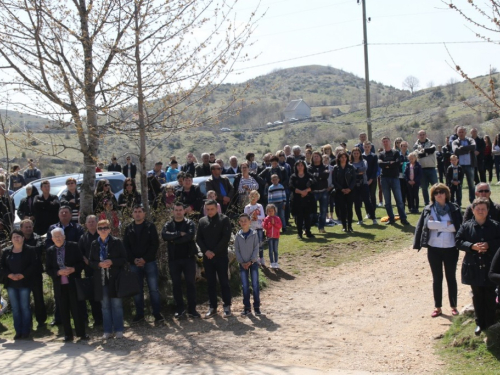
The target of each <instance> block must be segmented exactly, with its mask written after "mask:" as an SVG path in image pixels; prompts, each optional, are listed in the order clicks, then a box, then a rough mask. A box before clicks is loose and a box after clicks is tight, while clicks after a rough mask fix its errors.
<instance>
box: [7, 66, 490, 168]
mask: <svg viewBox="0 0 500 375" xmlns="http://www.w3.org/2000/svg"><path fill="white" fill-rule="evenodd" d="M493 78H494V80H498V79H499V78H500V74H498V73H497V74H495V75H494V77H493ZM476 82H477V83H478V84H479V85H480V86H481V87H484V88H487V87H488V86H489V76H482V77H477V78H476ZM495 84H496V83H495ZM244 86H246V87H247V88H246V92H245V98H244V101H245V102H246V103H247V104H248V105H245V106H244V109H242V110H241V111H240V112H239V116H235V117H230V118H227V119H224V120H223V121H222V122H220V123H214V124H207V125H205V126H203V127H199V128H194V129H187V130H183V131H180V132H177V133H174V134H172V135H169V136H168V135H165V141H164V142H162V143H161V144H160V145H159V146H158V148H156V149H155V150H154V151H152V152H151V155H150V156H148V160H149V163H148V164H149V166H152V164H153V162H154V161H155V160H163V161H164V162H166V161H167V160H168V158H169V157H170V156H172V155H176V156H177V158H178V159H179V160H180V161H181V162H183V161H184V157H185V155H186V153H187V152H194V153H195V154H196V155H197V156H198V157H199V155H200V153H202V152H215V153H216V155H217V156H218V157H221V158H222V159H223V160H225V161H227V160H228V158H229V156H231V155H236V156H238V158H239V159H240V160H242V158H243V156H244V154H245V153H246V152H248V151H253V152H255V153H256V155H257V159H260V157H261V155H262V154H264V153H265V152H270V151H271V152H275V151H276V150H277V149H281V148H282V147H283V145H284V144H290V145H292V144H299V145H304V144H305V143H306V142H311V143H312V144H313V145H315V147H318V146H321V145H323V144H326V143H331V144H332V145H333V146H334V147H335V146H337V145H338V144H339V143H340V142H342V141H344V142H347V144H348V147H350V146H352V145H353V144H354V142H355V141H356V140H357V135H358V133H359V132H360V131H364V130H366V120H365V106H364V103H363V101H364V80H363V79H362V78H359V77H356V76H354V75H353V74H350V73H346V72H343V71H341V70H338V69H334V68H331V67H322V66H307V67H297V68H291V69H283V70H279V71H273V72H272V73H270V74H268V75H265V76H261V77H257V78H255V79H253V80H251V81H249V82H246V83H244V84H240V85H231V84H225V85H222V86H221V87H220V88H219V89H218V90H217V91H216V92H215V93H214V95H213V97H212V98H210V99H211V100H212V101H213V102H218V101H225V100H229V97H230V96H231V93H232V92H234V91H235V90H238V89H241V88H242V87H244ZM371 93H372V127H373V139H374V142H375V145H376V146H379V145H380V141H379V140H380V138H381V136H382V135H385V134H388V135H390V136H391V137H392V138H395V137H397V136H401V137H403V138H404V139H406V140H408V141H410V142H411V143H413V142H414V140H415V139H416V131H417V130H418V129H420V128H423V129H426V130H427V132H428V134H429V138H431V139H433V140H434V141H435V142H436V143H440V144H442V143H443V142H444V137H445V136H447V135H449V134H451V132H452V129H453V127H454V126H455V125H457V124H460V125H465V126H476V127H477V128H478V129H479V130H480V135H483V134H485V133H487V134H490V135H494V134H497V133H499V132H500V125H499V122H498V120H497V119H496V118H494V117H495V116H496V114H494V113H493V112H492V111H493V109H492V108H491V105H489V104H488V103H487V102H486V101H485V99H484V98H482V97H480V96H479V95H478V93H477V91H476V90H475V89H474V88H473V87H472V85H470V84H469V83H468V82H457V83H453V84H449V85H446V86H437V87H432V88H429V89H425V90H420V91H417V92H415V93H414V95H413V96H411V95H410V92H409V91H404V90H398V89H396V88H394V87H391V86H384V85H382V84H380V83H376V82H371ZM296 98H302V99H304V100H305V101H306V103H308V104H309V105H310V106H311V107H312V118H311V119H309V120H306V121H300V122H297V123H286V124H282V125H279V126H276V127H266V125H265V124H266V123H267V122H269V121H271V122H273V121H275V120H278V119H281V118H282V111H283V109H284V108H285V106H286V105H287V104H288V101H289V100H292V99H296ZM240 104H241V103H240ZM334 109H335V110H339V111H340V114H339V115H335V116H334V115H333V114H332V113H333V112H332V110H334ZM336 113H337V112H336ZM222 127H228V128H230V129H232V131H231V132H226V133H225V132H220V128H222ZM25 136H26V135H25V134H20V133H18V134H16V133H14V134H13V135H12V138H11V139H12V140H13V141H14V142H18V144H20V142H21V140H23V139H24V138H25ZM30 136H31V137H33V138H32V139H33V140H32V141H31V140H30V142H34V143H35V144H36V147H37V148H39V149H40V150H42V151H43V153H44V154H45V155H51V154H54V153H55V152H61V154H60V156H58V157H52V156H41V157H37V159H40V163H41V167H42V168H43V170H44V171H45V172H46V173H50V174H52V173H55V174H59V173H62V172H63V171H67V172H71V171H74V170H76V169H78V165H79V161H80V160H81V159H82V158H81V155H80V154H79V152H78V151H76V150H74V149H73V148H72V147H75V146H76V145H77V139H76V134H75V133H71V132H68V130H67V129H66V130H65V131H64V132H62V131H59V132H58V131H54V132H52V134H44V133H39V132H34V133H33V134H32V135H30ZM57 143H64V144H65V145H66V148H65V149H64V150H63V149H59V148H57V147H54V146H52V144H57ZM149 144H150V145H151V144H152V142H151V141H149ZM3 148H4V146H3V142H0V152H1V153H2V154H5V153H4V152H3V151H4V150H3ZM137 150H138V145H137V144H136V143H135V142H134V141H131V140H130V139H129V138H127V137H126V136H124V135H123V134H113V135H112V136H108V135H104V134H103V136H102V137H101V147H100V156H101V160H103V161H104V162H108V161H109V159H110V157H111V156H112V155H116V156H118V157H119V158H120V157H122V156H124V155H125V154H127V153H132V154H134V153H137ZM9 155H11V156H12V157H14V158H15V161H17V162H19V163H20V164H21V165H23V163H25V158H26V157H30V156H32V157H33V156H36V155H34V153H33V152H30V151H28V150H26V149H25V148H23V147H20V146H14V145H9ZM60 157H62V158H63V159H65V160H66V161H64V160H60Z"/></svg>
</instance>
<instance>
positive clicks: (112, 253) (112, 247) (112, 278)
mask: <svg viewBox="0 0 500 375" xmlns="http://www.w3.org/2000/svg"><path fill="white" fill-rule="evenodd" d="M100 252H101V246H100V245H99V242H98V241H97V240H95V241H94V242H92V245H91V246H90V258H89V265H90V267H92V269H93V270H94V276H93V281H94V301H102V278H101V268H100V267H99V263H100V262H101V259H100ZM106 259H110V260H111V261H112V262H113V264H112V265H111V267H110V268H109V284H108V288H109V289H108V291H109V297H110V298H117V295H116V278H117V276H118V273H119V272H120V270H122V268H123V266H124V265H125V263H126V262H127V252H126V251H125V248H124V247H123V243H122V241H121V240H119V239H118V238H116V237H112V236H110V238H109V240H108V257H107V258H106Z"/></svg>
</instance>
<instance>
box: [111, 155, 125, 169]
mask: <svg viewBox="0 0 500 375" xmlns="http://www.w3.org/2000/svg"><path fill="white" fill-rule="evenodd" d="M121 171H122V166H121V165H120V164H118V162H117V161H116V156H113V157H112V158H111V163H110V164H109V165H108V172H121Z"/></svg>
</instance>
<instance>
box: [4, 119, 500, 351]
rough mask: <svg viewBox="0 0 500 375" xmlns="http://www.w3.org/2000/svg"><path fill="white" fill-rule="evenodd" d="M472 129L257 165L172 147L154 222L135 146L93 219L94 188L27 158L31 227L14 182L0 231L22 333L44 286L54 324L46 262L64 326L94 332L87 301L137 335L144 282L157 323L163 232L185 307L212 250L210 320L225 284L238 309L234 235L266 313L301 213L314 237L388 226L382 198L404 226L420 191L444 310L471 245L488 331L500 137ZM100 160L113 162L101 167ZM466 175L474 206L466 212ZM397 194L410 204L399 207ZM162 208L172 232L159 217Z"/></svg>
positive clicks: (113, 325) (41, 320)
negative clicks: (282, 243) (273, 273)
mask: <svg viewBox="0 0 500 375" xmlns="http://www.w3.org/2000/svg"><path fill="white" fill-rule="evenodd" d="M466 134H467V132H466V129H465V128H463V127H456V128H455V131H454V134H452V135H451V136H450V137H447V139H446V143H445V145H443V146H436V145H435V143H434V142H433V141H431V140H430V139H428V138H427V134H426V132H425V130H420V131H419V132H418V137H417V139H416V141H415V142H414V143H413V145H412V146H411V147H410V145H409V143H408V142H407V141H404V140H403V139H401V138H396V139H395V140H394V142H393V141H391V139H390V138H389V137H387V136H386V137H383V138H382V139H381V144H382V147H381V148H380V149H379V150H378V151H377V152H376V151H375V147H374V145H373V144H372V142H370V141H369V140H367V135H366V134H365V133H361V134H360V135H359V143H357V144H356V145H355V146H354V147H352V148H351V149H350V150H349V149H347V146H346V144H345V143H344V144H341V145H340V146H338V147H336V148H333V146H331V145H330V144H325V145H323V146H321V147H318V148H317V149H314V148H313V147H312V145H311V144H306V145H305V149H304V152H303V149H302V147H301V146H299V145H295V146H293V147H291V146H289V145H285V146H284V148H283V149H282V150H278V151H277V152H276V153H274V154H272V153H267V154H265V155H264V157H263V162H262V163H257V162H256V160H255V154H254V153H250V152H249V153H247V154H246V155H245V160H244V161H243V162H239V161H238V158H237V157H236V156H231V157H230V158H229V163H228V164H229V165H228V166H227V167H226V166H225V165H224V162H223V161H222V160H221V159H218V158H216V155H215V154H214V153H203V154H201V162H200V163H198V162H197V160H196V158H195V156H194V155H193V154H192V153H188V154H187V157H186V161H185V163H184V164H181V163H179V162H178V161H177V158H175V157H172V158H171V160H170V162H169V165H168V167H167V168H165V169H164V168H163V163H162V162H161V161H158V162H156V163H155V165H154V168H153V169H152V170H151V171H149V172H148V183H149V189H148V200H149V204H150V205H151V207H152V215H151V220H149V219H147V218H146V212H145V209H144V207H143V205H142V198H141V194H140V193H139V192H138V191H137V186H136V182H135V178H136V174H137V167H136V166H135V164H133V163H132V157H131V156H127V157H126V164H125V165H124V166H123V167H122V166H121V165H120V164H118V161H117V158H116V157H113V158H112V160H111V163H110V164H109V166H108V171H114V172H121V173H123V174H124V175H125V180H124V183H123V192H122V193H121V194H120V195H119V197H118V199H116V197H115V194H114V192H113V191H112V188H111V184H110V183H109V181H108V180H106V179H102V180H99V181H98V183H97V185H96V188H95V192H94V200H93V208H94V215H89V216H87V217H86V222H85V226H84V227H83V226H81V225H80V224H79V223H78V221H79V213H80V196H79V192H78V189H77V186H76V182H77V181H76V180H75V179H74V178H71V177H70V178H68V179H67V181H66V185H67V189H66V190H65V191H64V192H63V193H62V195H61V196H60V197H57V196H55V195H53V194H50V181H49V180H42V181H41V184H40V190H41V192H38V191H37V189H36V187H35V186H34V185H32V184H30V183H26V180H27V179H26V178H25V177H26V172H25V173H24V175H25V176H24V178H23V177H22V176H21V175H20V174H19V166H14V167H13V168H12V173H11V175H10V176H9V178H8V181H9V185H8V187H9V188H10V189H11V190H13V189H15V190H17V189H20V188H25V189H26V197H25V198H24V199H23V200H22V201H21V202H20V204H19V208H18V210H17V215H18V216H19V218H20V219H21V223H20V228H19V229H13V228H14V227H13V222H14V206H13V202H12V199H11V198H10V197H9V194H8V190H9V189H8V188H7V185H6V183H5V182H0V214H1V221H0V225H1V226H2V227H1V228H0V229H2V231H1V232H2V233H3V234H2V235H3V236H4V237H5V238H8V240H9V241H7V243H8V244H9V245H8V246H5V247H4V248H3V252H2V258H1V263H0V276H1V278H2V281H3V284H4V285H5V288H6V289H7V292H8V296H9V301H10V305H11V307H12V312H13V317H14V326H15V330H16V339H19V338H25V337H28V336H29V334H30V332H31V328H32V318H31V309H30V296H31V294H33V301H34V315H35V318H36V321H37V322H38V326H39V327H42V328H43V327H44V325H45V324H46V320H47V311H46V308H45V302H44V298H43V282H42V273H43V272H46V273H47V274H48V275H49V276H50V278H51V279H52V284H53V289H54V300H55V310H54V320H53V322H51V324H62V325H63V329H64V333H65V340H67V341H70V340H73V338H74V333H75V334H76V336H77V337H79V338H80V339H88V335H87V334H86V327H87V324H88V322H89V316H88V313H87V306H86V301H89V304H90V312H91V314H92V318H93V321H94V326H101V325H102V327H103V338H104V339H108V338H110V337H111V335H114V337H116V338H121V337H123V327H124V323H123V319H124V318H123V316H124V313H123V304H122V299H123V298H125V297H128V296H130V297H133V298H134V305H135V315H134V317H133V320H132V323H137V322H140V321H142V320H143V319H144V317H145V302H144V282H146V283H147V285H148V292H149V301H150V303H151V310H152V314H153V316H154V319H155V322H157V323H158V322H161V321H163V320H164V318H163V316H162V314H161V311H162V308H161V296H160V291H159V286H158V282H159V276H158V274H159V271H158V263H157V257H158V249H159V246H160V237H161V239H163V241H164V242H166V244H167V249H168V250H167V253H168V268H169V273H170V277H171V280H172V287H173V297H174V300H175V305H176V309H175V314H174V317H175V318H182V317H184V316H186V315H187V316H191V317H195V318H196V317H200V316H201V315H200V314H199V313H198V312H197V310H196V283H195V276H196V257H197V255H198V254H200V255H201V256H202V259H203V266H204V272H205V277H206V279H207V283H208V295H209V309H208V311H207V312H206V314H205V317H206V318H208V317H212V316H214V315H215V314H217V305H218V297H217V283H218V284H219V285H220V291H221V297H222V302H223V315H224V316H226V317H228V316H231V315H232V311H231V299H232V297H231V290H230V287H229V280H228V272H227V270H228V265H229V255H228V249H229V243H230V241H231V239H233V241H234V251H235V255H236V260H237V262H238V264H239V272H240V278H241V283H242V289H243V304H244V310H243V311H242V312H241V314H242V315H248V314H250V313H251V312H252V305H251V303H250V290H252V292H253V311H254V313H255V315H257V316H258V315H261V314H262V312H261V310H260V296H259V287H258V286H259V280H258V275H259V273H258V269H259V267H264V266H266V260H265V256H264V247H265V246H264V245H265V244H267V246H268V249H269V266H270V268H274V269H279V268H280V265H279V261H278V260H279V259H278V258H279V251H278V248H279V239H280V236H281V235H282V234H284V233H289V232H288V230H289V229H288V228H289V227H290V225H291V221H292V220H293V222H294V224H295V227H296V230H297V232H296V235H297V237H298V239H300V240H303V239H304V237H305V238H307V239H312V238H314V237H315V234H314V233H313V228H314V226H316V227H317V234H316V235H318V234H320V235H321V234H325V233H326V228H327V227H328V226H334V225H336V224H339V225H341V226H342V229H341V230H342V232H345V233H346V235H349V233H352V232H354V226H353V218H354V214H356V218H357V225H364V224H365V221H364V220H365V219H368V220H370V222H371V225H372V228H373V229H374V230H375V229H376V228H377V226H378V225H379V223H378V221H377V215H376V208H377V207H382V206H384V207H385V211H386V215H383V216H384V217H382V218H379V219H380V220H381V221H385V222H386V224H387V225H394V224H395V223H396V222H397V221H398V220H399V222H400V223H401V224H402V225H403V226H409V225H410V223H409V222H408V217H407V212H408V213H409V214H418V213H420V212H419V207H420V198H419V197H420V191H421V192H422V193H421V195H422V197H423V200H424V208H423V210H422V211H421V217H420V220H419V221H418V224H417V226H416V230H415V242H414V247H415V248H417V249H420V248H422V247H427V248H428V259H429V263H430V266H431V270H432V274H433V280H434V282H433V291H434V301H435V310H434V311H433V313H432V316H433V317H437V316H439V315H441V314H442V302H441V300H442V279H443V271H442V269H443V266H444V269H445V276H446V279H447V282H448V294H449V299H450V307H451V311H452V315H457V314H458V310H457V308H458V301H457V282H456V277H455V273H456V267H457V262H458V251H459V250H463V251H465V252H466V256H465V258H464V264H463V266H462V281H463V282H464V283H466V284H468V285H471V287H472V291H473V294H474V298H473V303H474V307H475V311H476V321H477V327H478V328H477V329H476V333H481V331H483V330H485V329H487V328H488V327H489V326H491V325H492V324H493V323H494V308H495V307H496V302H497V301H498V300H497V301H495V299H496V294H495V288H496V285H498V284H500V273H499V272H500V256H496V255H495V254H496V250H497V248H498V247H499V246H500V242H498V241H499V240H500V231H498V229H497V226H498V225H500V224H499V223H498V222H497V221H500V205H496V204H494V203H493V202H492V201H491V199H489V196H490V194H491V189H490V185H489V184H488V183H487V181H486V172H489V181H490V182H491V179H492V166H493V165H495V166H497V164H498V167H497V172H500V144H499V143H498V142H497V141H499V140H500V135H499V136H497V137H496V138H495V142H494V143H493V144H492V143H491V140H490V138H489V137H488V136H484V139H482V138H479V137H478V135H477V131H476V129H472V130H471V132H470V135H471V137H467V136H466ZM497 157H498V159H499V160H498V163H497ZM179 164H181V165H180V167H179ZM33 169H35V170H36V168H35V167H34V166H33V165H31V166H30V168H29V170H30V171H31V172H30V173H31V175H33V176H32V177H35V178H40V177H41V176H40V173H39V171H38V174H36V173H33V171H32V170H33ZM99 170H102V169H101V166H98V167H97V168H96V171H99ZM228 175H231V179H229V178H228ZM195 177H206V181H205V186H206V194H204V193H203V192H202V191H201V189H200V186H199V185H196V184H193V178H195ZM464 177H465V178H466V179H467V186H468V192H469V194H468V195H469V203H471V205H470V206H469V207H467V210H466V211H465V214H464V215H462V214H461V209H460V207H461V204H462V189H463V179H464ZM497 177H498V176H497ZM173 182H177V183H176V184H173ZM475 182H476V183H477V185H476V184H475ZM429 187H430V191H429ZM377 188H378V189H379V192H378V195H377ZM393 198H394V200H395V204H396V208H397V214H398V215H395V213H394V211H393V206H392V199H393ZM363 206H364V209H365V211H366V215H365V216H364V217H363V213H362V208H363ZM162 219H164V222H162V223H161V228H162V230H161V233H158V232H159V230H157V225H156V224H157V222H158V220H162ZM236 223H237V224H236ZM43 236H45V238H43ZM497 255H498V254H497ZM82 271H83V272H82ZM130 275H134V277H130ZM250 282H251V284H250ZM183 283H185V285H186V291H187V308H186V304H185V302H184V296H183V292H182V284H183ZM250 287H251V288H250ZM71 318H72V319H73V325H74V333H73V327H72V325H71Z"/></svg>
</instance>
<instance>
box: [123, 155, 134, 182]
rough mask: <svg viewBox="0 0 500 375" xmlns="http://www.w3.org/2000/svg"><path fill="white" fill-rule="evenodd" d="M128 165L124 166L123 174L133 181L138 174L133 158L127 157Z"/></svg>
mask: <svg viewBox="0 0 500 375" xmlns="http://www.w3.org/2000/svg"><path fill="white" fill-rule="evenodd" d="M126 160H127V164H125V165H124V166H123V174H124V175H125V177H130V178H131V179H132V180H135V175H136V173H137V166H136V165H135V164H134V163H132V158H131V157H130V156H127V159H126Z"/></svg>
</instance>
